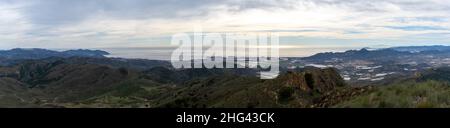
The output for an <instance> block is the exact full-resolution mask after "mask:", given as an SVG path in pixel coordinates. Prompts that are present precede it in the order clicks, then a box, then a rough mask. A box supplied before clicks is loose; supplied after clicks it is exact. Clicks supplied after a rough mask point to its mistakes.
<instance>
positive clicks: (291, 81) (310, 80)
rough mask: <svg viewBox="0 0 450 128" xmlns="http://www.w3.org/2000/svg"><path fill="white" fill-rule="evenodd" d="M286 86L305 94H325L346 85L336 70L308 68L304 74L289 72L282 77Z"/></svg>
mask: <svg viewBox="0 0 450 128" xmlns="http://www.w3.org/2000/svg"><path fill="white" fill-rule="evenodd" d="M280 79H282V81H285V86H290V87H295V88H299V89H300V90H301V91H304V92H317V93H325V92H328V91H330V90H334V89H335V88H336V87H342V86H344V85H345V82H344V80H343V79H342V78H341V77H340V76H339V73H338V72H337V71H336V69H333V68H327V69H319V68H308V69H305V70H304V71H303V72H288V73H287V74H285V75H283V76H281V77H280Z"/></svg>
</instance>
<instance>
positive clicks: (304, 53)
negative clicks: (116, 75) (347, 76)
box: [98, 47, 362, 60]
mask: <svg viewBox="0 0 450 128" xmlns="http://www.w3.org/2000/svg"><path fill="white" fill-rule="evenodd" d="M361 48H362V47H320V48H280V50H279V51H280V57H308V56H311V55H314V54H317V53H323V52H344V51H347V50H359V49H361ZM175 49H176V48H175V47H139V48H100V49H98V50H104V51H107V52H109V53H110V55H108V57H117V58H130V59H150V60H170V58H171V56H172V53H173V51H174V50H175Z"/></svg>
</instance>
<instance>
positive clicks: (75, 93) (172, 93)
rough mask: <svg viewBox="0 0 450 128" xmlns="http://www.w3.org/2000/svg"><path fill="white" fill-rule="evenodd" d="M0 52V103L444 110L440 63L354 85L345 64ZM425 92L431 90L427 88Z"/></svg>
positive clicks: (371, 55) (374, 55) (356, 55)
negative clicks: (271, 65) (266, 76)
mask: <svg viewBox="0 0 450 128" xmlns="http://www.w3.org/2000/svg"><path fill="white" fill-rule="evenodd" d="M434 47H437V46H433V47H430V49H427V48H424V47H421V48H419V47H411V48H409V51H404V49H407V48H399V49H401V50H398V49H397V50H396V48H390V49H379V50H367V49H362V50H351V51H347V52H343V53H321V54H317V55H315V56H311V57H306V58H300V60H301V61H299V62H312V61H314V62H315V63H316V62H317V63H318V62H327V63H330V62H329V60H334V59H336V58H337V59H338V60H339V59H340V60H339V61H336V62H334V61H333V62H332V63H345V62H346V61H343V60H348V61H360V60H381V62H388V61H387V60H385V61H383V60H382V59H385V58H387V59H389V58H399V57H405V56H415V57H421V56H429V55H434V56H439V57H445V56H446V55H445V54H444V53H446V52H449V51H447V50H436V48H434ZM442 47H444V46H442ZM418 49H420V52H417V51H418ZM3 53H4V54H3ZM0 54H2V55H0V57H3V58H6V59H3V60H4V61H2V63H3V64H7V65H3V66H0V107H68V108H72V107H75V108H80V107H89V108H98V107H100V108H122V107H125V108H130V107H142V108H272V107H277V108H317V107H447V106H449V105H447V103H449V101H450V94H448V93H447V92H450V89H449V87H447V86H448V84H447V83H448V81H450V78H449V77H448V76H447V75H445V74H450V73H449V72H450V70H449V69H448V68H446V67H445V66H440V67H431V68H428V69H424V70H420V71H419V70H418V71H415V72H408V73H405V74H409V75H404V76H402V77H395V75H394V76H392V77H393V78H398V79H390V80H383V82H378V83H370V84H367V85H362V84H361V85H358V84H360V83H352V82H351V81H346V80H344V79H343V73H345V72H346V71H347V68H339V67H327V68H323V67H320V68H317V67H310V66H305V67H303V68H295V69H290V68H286V67H282V73H281V74H280V76H279V77H277V78H276V79H273V80H261V79H259V77H257V70H254V69H174V68H172V67H171V65H170V63H169V62H166V61H157V60H143V59H123V58H108V57H105V56H104V55H107V53H106V52H103V51H91V50H72V51H63V52H57V51H51V50H43V49H13V50H9V51H2V52H0ZM37 54H40V55H37ZM383 56H384V57H383ZM410 59H414V58H410ZM420 59H423V58H417V60H420ZM289 60H297V58H292V59H289ZM392 60H394V59H391V60H389V61H391V62H392ZM295 62H297V61H295ZM282 63H287V62H283V61H282ZM358 64H360V63H358ZM363 64H365V63H363ZM393 64H395V63H389V64H384V65H383V66H385V67H386V69H383V68H380V69H377V70H382V71H384V70H388V69H391V68H392V69H396V67H395V66H394V67H390V66H389V65H393ZM348 69H352V68H348ZM352 70H355V68H353V69H352ZM377 70H375V72H376V71H377ZM357 73H360V72H356V73H355V74H357ZM400 78H401V79H400ZM392 90H397V92H395V91H394V92H393V91H392ZM433 90H435V91H436V92H439V93H432V92H430V91H433ZM447 99H449V100H447ZM396 101H401V102H396Z"/></svg>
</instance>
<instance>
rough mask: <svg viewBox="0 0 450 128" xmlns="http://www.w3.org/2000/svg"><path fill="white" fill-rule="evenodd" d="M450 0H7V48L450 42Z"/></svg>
mask: <svg viewBox="0 0 450 128" xmlns="http://www.w3.org/2000/svg"><path fill="white" fill-rule="evenodd" d="M449 19H450V1H449V0H376V1H364V0H245V1H244V0H189V1H188V0H0V48H1V49H8V48H14V47H43V48H99V47H149V46H165V45H168V44H169V41H170V36H171V35H172V34H174V33H179V32H191V31H192V30H193V28H194V26H201V27H202V28H203V31H206V32H279V33H281V35H282V39H281V43H282V44H283V45H290V46H299V47H302V46H312V45H314V46H343V45H345V46H379V45H411V44H414V45H420V44H450V41H449V40H448V39H449V37H450V22H449Z"/></svg>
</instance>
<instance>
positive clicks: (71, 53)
mask: <svg viewBox="0 0 450 128" xmlns="http://www.w3.org/2000/svg"><path fill="white" fill-rule="evenodd" d="M108 54H109V53H108V52H105V51H100V50H82V49H79V50H68V51H62V52H59V51H52V50H47V49H38V48H32V49H22V48H16V49H11V50H3V51H0V58H4V59H44V58H49V57H62V58H68V57H95V58H103V57H105V55H108Z"/></svg>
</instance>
